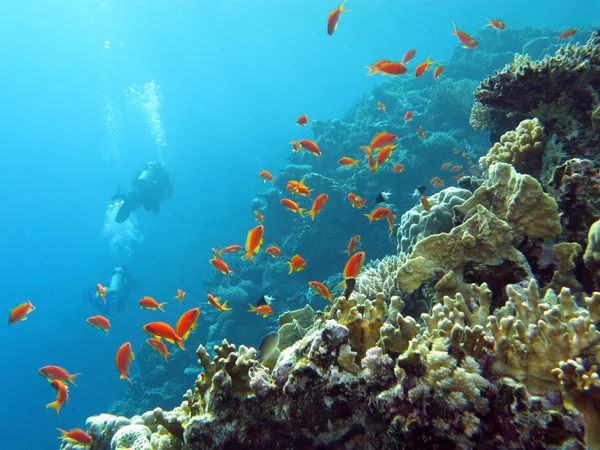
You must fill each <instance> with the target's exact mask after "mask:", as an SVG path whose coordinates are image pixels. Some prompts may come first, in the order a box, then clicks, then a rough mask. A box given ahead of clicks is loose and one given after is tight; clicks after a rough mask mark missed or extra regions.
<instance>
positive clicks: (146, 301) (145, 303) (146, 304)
mask: <svg viewBox="0 0 600 450" xmlns="http://www.w3.org/2000/svg"><path fill="white" fill-rule="evenodd" d="M166 304H167V302H163V303H158V302H157V301H156V300H155V299H153V298H152V297H142V299H141V300H140V301H139V302H138V305H140V308H143V309H147V310H149V311H155V310H157V309H158V310H159V311H162V312H165V310H164V309H163V305H166Z"/></svg>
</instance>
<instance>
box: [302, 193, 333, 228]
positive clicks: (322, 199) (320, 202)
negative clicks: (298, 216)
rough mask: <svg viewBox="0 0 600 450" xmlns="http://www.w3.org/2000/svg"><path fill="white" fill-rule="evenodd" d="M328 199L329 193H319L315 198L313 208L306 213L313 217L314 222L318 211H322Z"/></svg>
mask: <svg viewBox="0 0 600 450" xmlns="http://www.w3.org/2000/svg"><path fill="white" fill-rule="evenodd" d="M328 199H329V196H328V195H327V194H319V195H318V196H317V198H315V201H314V202H313V205H312V208H311V209H310V210H309V211H308V212H307V213H306V214H308V215H309V216H310V217H311V219H312V220H313V222H314V220H315V216H316V215H317V213H320V212H321V211H322V210H323V208H324V207H325V204H326V203H327V200H328Z"/></svg>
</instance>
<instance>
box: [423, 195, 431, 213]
mask: <svg viewBox="0 0 600 450" xmlns="http://www.w3.org/2000/svg"><path fill="white" fill-rule="evenodd" d="M421 205H423V209H424V210H425V211H427V212H428V213H430V212H431V205H430V204H429V200H427V197H425V196H424V195H421Z"/></svg>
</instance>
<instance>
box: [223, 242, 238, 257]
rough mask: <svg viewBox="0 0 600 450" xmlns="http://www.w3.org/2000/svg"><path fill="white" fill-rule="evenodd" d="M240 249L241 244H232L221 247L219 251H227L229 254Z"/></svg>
mask: <svg viewBox="0 0 600 450" xmlns="http://www.w3.org/2000/svg"><path fill="white" fill-rule="evenodd" d="M241 249H242V246H241V245H237V244H232V245H228V246H227V247H223V248H222V249H221V251H222V252H223V253H227V254H228V255H230V254H233V253H237V252H239V251H240V250H241Z"/></svg>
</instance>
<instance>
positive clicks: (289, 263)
mask: <svg viewBox="0 0 600 450" xmlns="http://www.w3.org/2000/svg"><path fill="white" fill-rule="evenodd" d="M286 264H287V265H289V266H290V271H289V272H288V275H291V273H292V272H293V271H294V267H293V266H292V263H291V262H289V261H288V262H287V263H286ZM251 306H252V305H251Z"/></svg>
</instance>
